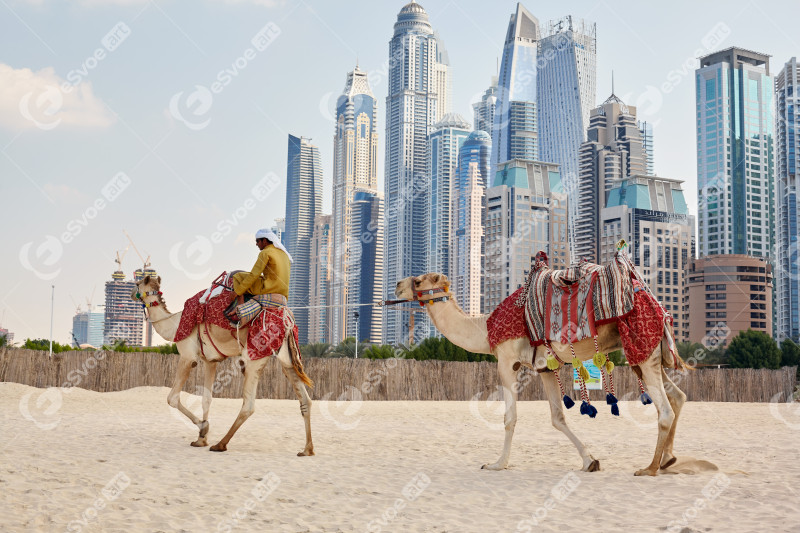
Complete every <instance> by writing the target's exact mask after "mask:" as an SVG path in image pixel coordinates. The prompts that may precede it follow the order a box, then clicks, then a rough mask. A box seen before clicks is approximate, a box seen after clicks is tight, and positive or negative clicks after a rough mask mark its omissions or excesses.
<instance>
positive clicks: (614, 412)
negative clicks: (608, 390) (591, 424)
mask: <svg viewBox="0 0 800 533" xmlns="http://www.w3.org/2000/svg"><path fill="white" fill-rule="evenodd" d="M611 414H612V415H614V416H619V406H618V405H617V404H616V403H613V404H611Z"/></svg>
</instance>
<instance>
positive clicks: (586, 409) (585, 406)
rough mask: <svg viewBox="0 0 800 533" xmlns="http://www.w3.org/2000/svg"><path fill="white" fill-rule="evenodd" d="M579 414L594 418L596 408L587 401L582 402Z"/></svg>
mask: <svg viewBox="0 0 800 533" xmlns="http://www.w3.org/2000/svg"><path fill="white" fill-rule="evenodd" d="M581 414H582V415H589V418H594V417H596V416H597V408H595V406H594V405H592V404H590V403H589V402H588V401H587V400H584V401H583V402H582V403H581Z"/></svg>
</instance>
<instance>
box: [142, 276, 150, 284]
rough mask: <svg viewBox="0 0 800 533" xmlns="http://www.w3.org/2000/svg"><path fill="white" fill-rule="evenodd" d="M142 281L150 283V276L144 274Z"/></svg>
mask: <svg viewBox="0 0 800 533" xmlns="http://www.w3.org/2000/svg"><path fill="white" fill-rule="evenodd" d="M142 283H144V284H145V285H147V284H148V283H150V276H149V275H147V276H145V277H144V279H143V280H142Z"/></svg>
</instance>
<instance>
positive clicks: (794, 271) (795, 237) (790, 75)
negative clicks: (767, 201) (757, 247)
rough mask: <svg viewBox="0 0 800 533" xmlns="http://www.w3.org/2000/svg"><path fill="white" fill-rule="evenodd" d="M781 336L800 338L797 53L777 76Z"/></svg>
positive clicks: (778, 333)
mask: <svg viewBox="0 0 800 533" xmlns="http://www.w3.org/2000/svg"><path fill="white" fill-rule="evenodd" d="M775 103H776V106H775V109H776V119H777V120H776V123H775V124H776V138H775V140H776V143H775V144H776V149H775V153H776V156H777V165H776V167H777V168H776V173H777V176H776V178H777V179H776V182H777V190H776V194H777V201H776V202H775V203H776V208H777V215H778V216H777V221H778V223H777V228H776V229H777V240H778V246H777V250H778V253H777V257H776V258H775V260H776V262H777V268H776V269H775V278H776V279H775V281H776V284H775V285H776V289H777V298H776V299H777V302H776V303H777V307H778V316H777V327H776V328H775V329H776V336H777V337H778V339H784V338H787V337H789V338H791V339H793V340H794V341H798V340H800V265H798V260H800V254H798V246H800V228H799V227H798V224H797V222H798V221H797V216H798V214H800V205H798V203H799V202H800V200H799V199H798V192H799V191H798V190H799V189H800V71H799V70H798V68H797V58H796V57H793V58H792V59H791V60H789V61H788V62H787V63H786V64H785V65H784V67H783V70H781V71H780V73H778V76H777V77H776V78H775Z"/></svg>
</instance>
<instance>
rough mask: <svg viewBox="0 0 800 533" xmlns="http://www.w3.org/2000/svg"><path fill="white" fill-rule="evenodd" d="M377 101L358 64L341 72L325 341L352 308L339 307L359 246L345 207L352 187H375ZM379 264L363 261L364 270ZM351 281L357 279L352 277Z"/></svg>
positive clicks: (336, 338) (335, 335) (340, 333)
mask: <svg viewBox="0 0 800 533" xmlns="http://www.w3.org/2000/svg"><path fill="white" fill-rule="evenodd" d="M377 120H378V101H377V100H376V99H375V96H374V95H373V94H372V89H370V87H369V82H368V80H367V73H366V72H364V71H362V70H360V69H359V68H358V67H356V68H355V70H353V71H352V72H350V73H348V74H347V82H346V83H345V87H344V91H343V92H342V94H341V96H339V100H338V101H337V103H336V133H335V135H334V139H333V158H334V162H333V256H332V260H333V265H332V267H333V268H332V272H331V305H334V306H335V307H333V308H332V309H331V313H330V315H329V317H330V324H329V328H330V333H331V342H333V343H335V344H337V343H339V342H341V341H342V340H344V338H345V337H347V336H348V335H347V333H346V331H347V330H348V329H351V328H349V327H348V322H350V321H351V320H352V316H353V315H352V313H350V312H349V311H348V310H347V308H346V307H345V305H346V303H347V301H348V300H349V296H348V291H350V290H357V289H356V288H355V287H354V285H353V280H351V279H350V278H349V277H348V272H349V271H351V270H355V271H359V272H360V271H361V265H360V264H355V265H353V264H351V263H352V262H354V261H356V262H357V261H358V260H357V259H356V258H355V257H354V256H353V252H352V249H354V248H358V249H359V250H360V243H359V242H357V239H358V236H357V235H353V234H352V233H351V231H350V230H351V227H352V225H351V220H350V218H351V208H352V204H353V195H354V193H355V192H356V191H369V192H371V193H373V194H374V193H376V192H377V190H378V175H377V164H378V161H377V158H378V128H377ZM382 266H383V265H380V264H378V265H375V264H369V265H364V267H365V268H368V269H369V270H370V271H373V270H374V269H376V268H378V269H379V268H382ZM356 283H357V281H356Z"/></svg>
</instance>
